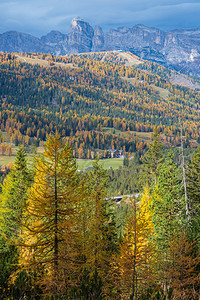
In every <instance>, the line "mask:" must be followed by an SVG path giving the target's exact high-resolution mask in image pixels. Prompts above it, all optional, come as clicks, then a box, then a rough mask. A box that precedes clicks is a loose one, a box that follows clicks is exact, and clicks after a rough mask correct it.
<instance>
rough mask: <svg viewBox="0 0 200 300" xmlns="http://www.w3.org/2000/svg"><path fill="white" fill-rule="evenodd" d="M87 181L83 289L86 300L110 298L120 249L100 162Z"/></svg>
mask: <svg viewBox="0 0 200 300" xmlns="http://www.w3.org/2000/svg"><path fill="white" fill-rule="evenodd" d="M85 180H86V186H85V188H86V193H87V197H86V203H85V204H86V206H85V212H84V229H85V230H84V242H83V244H84V247H83V256H84V260H83V265H82V269H83V271H84V276H83V283H84V282H85V285H84V284H83V285H82V290H84V291H85V294H84V297H86V298H87V299H101V297H103V295H104V296H105V295H107V296H110V293H111V290H112V282H111V272H112V271H111V263H112V256H113V255H114V253H116V251H117V247H118V246H117V235H116V232H115V231H116V229H115V222H114V216H113V214H112V213H111V210H110V204H109V199H106V186H107V177H106V173H105V171H104V170H103V168H102V166H100V165H99V163H98V159H96V160H95V161H94V163H93V170H90V171H89V172H88V173H87V175H86V178H85ZM82 216H83V215H82ZM86 286H87V287H86Z"/></svg>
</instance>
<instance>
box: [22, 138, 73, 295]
mask: <svg viewBox="0 0 200 300" xmlns="http://www.w3.org/2000/svg"><path fill="white" fill-rule="evenodd" d="M78 201H79V187H78V175H77V171H76V163H75V160H74V158H73V156H72V149H71V147H70V146H69V145H68V144H67V145H64V144H63V143H62V141H61V140H60V137H59V136H58V135H55V136H54V135H51V136H50V137H49V139H48V141H47V142H46V145H45V151H44V154H43V155H42V156H41V158H39V159H38V160H37V163H36V166H35V178H34V183H33V186H32V187H31V189H30V192H29V197H28V205H27V212H26V214H25V215H24V218H25V224H24V233H23V236H22V238H23V242H22V243H21V257H20V264H21V268H22V269H26V270H27V271H29V272H30V274H32V277H34V279H35V282H36V283H37V284H39V286H43V289H44V291H46V293H48V294H54V295H56V294H58V293H60V292H62V293H63V292H66V290H67V291H69V290H70V288H71V287H72V286H73V284H74V280H75V279H74V277H73V273H74V261H75V257H76V251H75V246H74V245H75V243H76V232H77V204H78ZM33 275H34V276H33Z"/></svg>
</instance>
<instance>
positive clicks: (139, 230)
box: [118, 189, 155, 300]
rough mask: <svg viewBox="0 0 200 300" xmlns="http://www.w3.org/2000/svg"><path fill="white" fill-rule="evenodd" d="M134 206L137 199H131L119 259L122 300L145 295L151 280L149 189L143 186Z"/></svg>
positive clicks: (151, 245) (152, 232) (152, 279)
mask: <svg viewBox="0 0 200 300" xmlns="http://www.w3.org/2000/svg"><path fill="white" fill-rule="evenodd" d="M136 205H137V204H136V199H133V200H132V203H131V210H130V211H129V214H128V216H127V225H126V232H125V236H124V239H123V241H122V244H121V249H120V257H119V262H118V263H119V268H120V272H121V276H120V286H121V293H122V294H121V296H122V299H128V298H129V297H130V299H132V300H135V299H138V296H139V295H140V296H141V295H142V294H143V295H145V290H146V289H147V287H151V286H153V283H154V271H153V261H154V252H155V249H154V245H153V243H152V242H151V237H152V235H153V234H154V228H153V223H152V212H151V208H150V207H151V205H152V198H151V196H150V194H149V190H148V189H145V192H144V194H143V196H142V198H141V202H140V206H139V208H137V206H136Z"/></svg>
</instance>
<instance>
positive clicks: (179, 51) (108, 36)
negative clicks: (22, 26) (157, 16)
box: [0, 18, 200, 76]
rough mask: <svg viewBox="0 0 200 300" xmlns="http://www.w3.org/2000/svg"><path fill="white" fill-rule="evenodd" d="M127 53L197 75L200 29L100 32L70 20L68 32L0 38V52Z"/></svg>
mask: <svg viewBox="0 0 200 300" xmlns="http://www.w3.org/2000/svg"><path fill="white" fill-rule="evenodd" d="M108 50H117V51H130V52H132V53H134V54H136V55H138V56H139V57H141V58H143V59H146V60H151V61H156V62H158V63H160V64H162V65H164V66H166V67H168V68H173V69H175V70H177V71H180V72H182V73H185V74H188V75H192V76H200V29H188V30H184V29H180V30H173V31H170V32H165V31H162V30H160V29H156V28H149V27H146V26H144V25H135V26H134V27H132V28H128V27H120V28H118V29H111V30H110V31H108V32H107V33H104V32H103V30H102V29H101V27H99V26H96V27H95V28H94V29H93V28H92V26H90V24H89V23H88V22H85V21H84V20H82V19H80V18H74V19H73V20H72V22H71V26H70V32H69V33H68V34H62V33H60V32H58V31H51V32H50V33H48V34H47V35H46V36H42V37H41V38H40V39H39V38H36V37H33V36H31V35H28V34H24V33H19V32H15V31H12V32H6V33H3V34H1V35H0V51H2V52H5V51H7V52H48V53H51V54H55V55H66V54H74V53H84V52H91V51H92V52H98V51H108Z"/></svg>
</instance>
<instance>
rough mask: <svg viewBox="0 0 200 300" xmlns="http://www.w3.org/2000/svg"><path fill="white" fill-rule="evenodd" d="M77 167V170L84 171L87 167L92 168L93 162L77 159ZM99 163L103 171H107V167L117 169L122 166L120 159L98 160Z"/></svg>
mask: <svg viewBox="0 0 200 300" xmlns="http://www.w3.org/2000/svg"><path fill="white" fill-rule="evenodd" d="M76 162H77V167H78V170H85V169H87V168H89V167H92V164H93V162H94V161H93V160H91V159H77V160H76ZM99 163H100V164H101V165H102V167H103V168H104V169H108V168H109V167H111V168H113V169H118V168H119V167H121V166H122V165H123V159H122V158H108V159H100V160H99Z"/></svg>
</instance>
